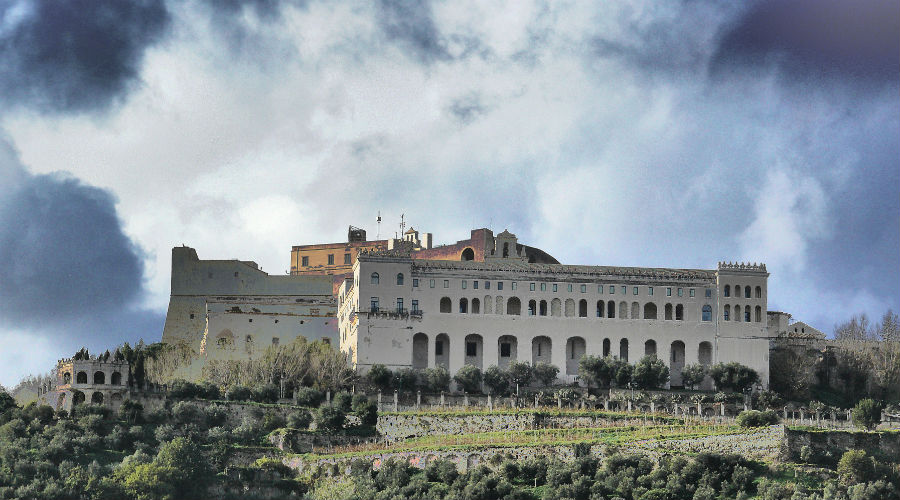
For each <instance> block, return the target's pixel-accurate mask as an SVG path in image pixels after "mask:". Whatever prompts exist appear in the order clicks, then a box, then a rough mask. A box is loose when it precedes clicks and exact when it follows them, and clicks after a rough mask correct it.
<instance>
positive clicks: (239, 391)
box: [225, 385, 252, 401]
mask: <svg viewBox="0 0 900 500" xmlns="http://www.w3.org/2000/svg"><path fill="white" fill-rule="evenodd" d="M251 395H252V393H251V392H250V388H248V387H244V386H242V385H236V386H234V387H232V388H231V389H229V390H228V392H227V393H226V394H225V396H226V397H227V399H228V400H229V401H249V400H250V397H251Z"/></svg>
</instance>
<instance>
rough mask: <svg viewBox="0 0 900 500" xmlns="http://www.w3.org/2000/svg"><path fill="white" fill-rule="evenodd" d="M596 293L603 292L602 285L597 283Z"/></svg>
mask: <svg viewBox="0 0 900 500" xmlns="http://www.w3.org/2000/svg"><path fill="white" fill-rule="evenodd" d="M597 293H603V285H597Z"/></svg>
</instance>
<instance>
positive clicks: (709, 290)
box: [706, 288, 712, 299]
mask: <svg viewBox="0 0 900 500" xmlns="http://www.w3.org/2000/svg"><path fill="white" fill-rule="evenodd" d="M710 297H712V288H707V289H706V298H707V299H708V298H710Z"/></svg>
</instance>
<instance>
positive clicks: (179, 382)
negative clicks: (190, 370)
mask: <svg viewBox="0 0 900 500" xmlns="http://www.w3.org/2000/svg"><path fill="white" fill-rule="evenodd" d="M202 393H203V389H202V388H201V387H200V386H199V385H197V384H195V383H193V382H189V381H187V380H183V379H176V380H173V381H172V383H171V384H169V397H171V398H173V399H196V398H198V397H199V396H200V395H201V394H202Z"/></svg>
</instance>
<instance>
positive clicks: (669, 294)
mask: <svg viewBox="0 0 900 500" xmlns="http://www.w3.org/2000/svg"><path fill="white" fill-rule="evenodd" d="M671 296H672V287H670V286H667V287H666V297H671Z"/></svg>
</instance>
